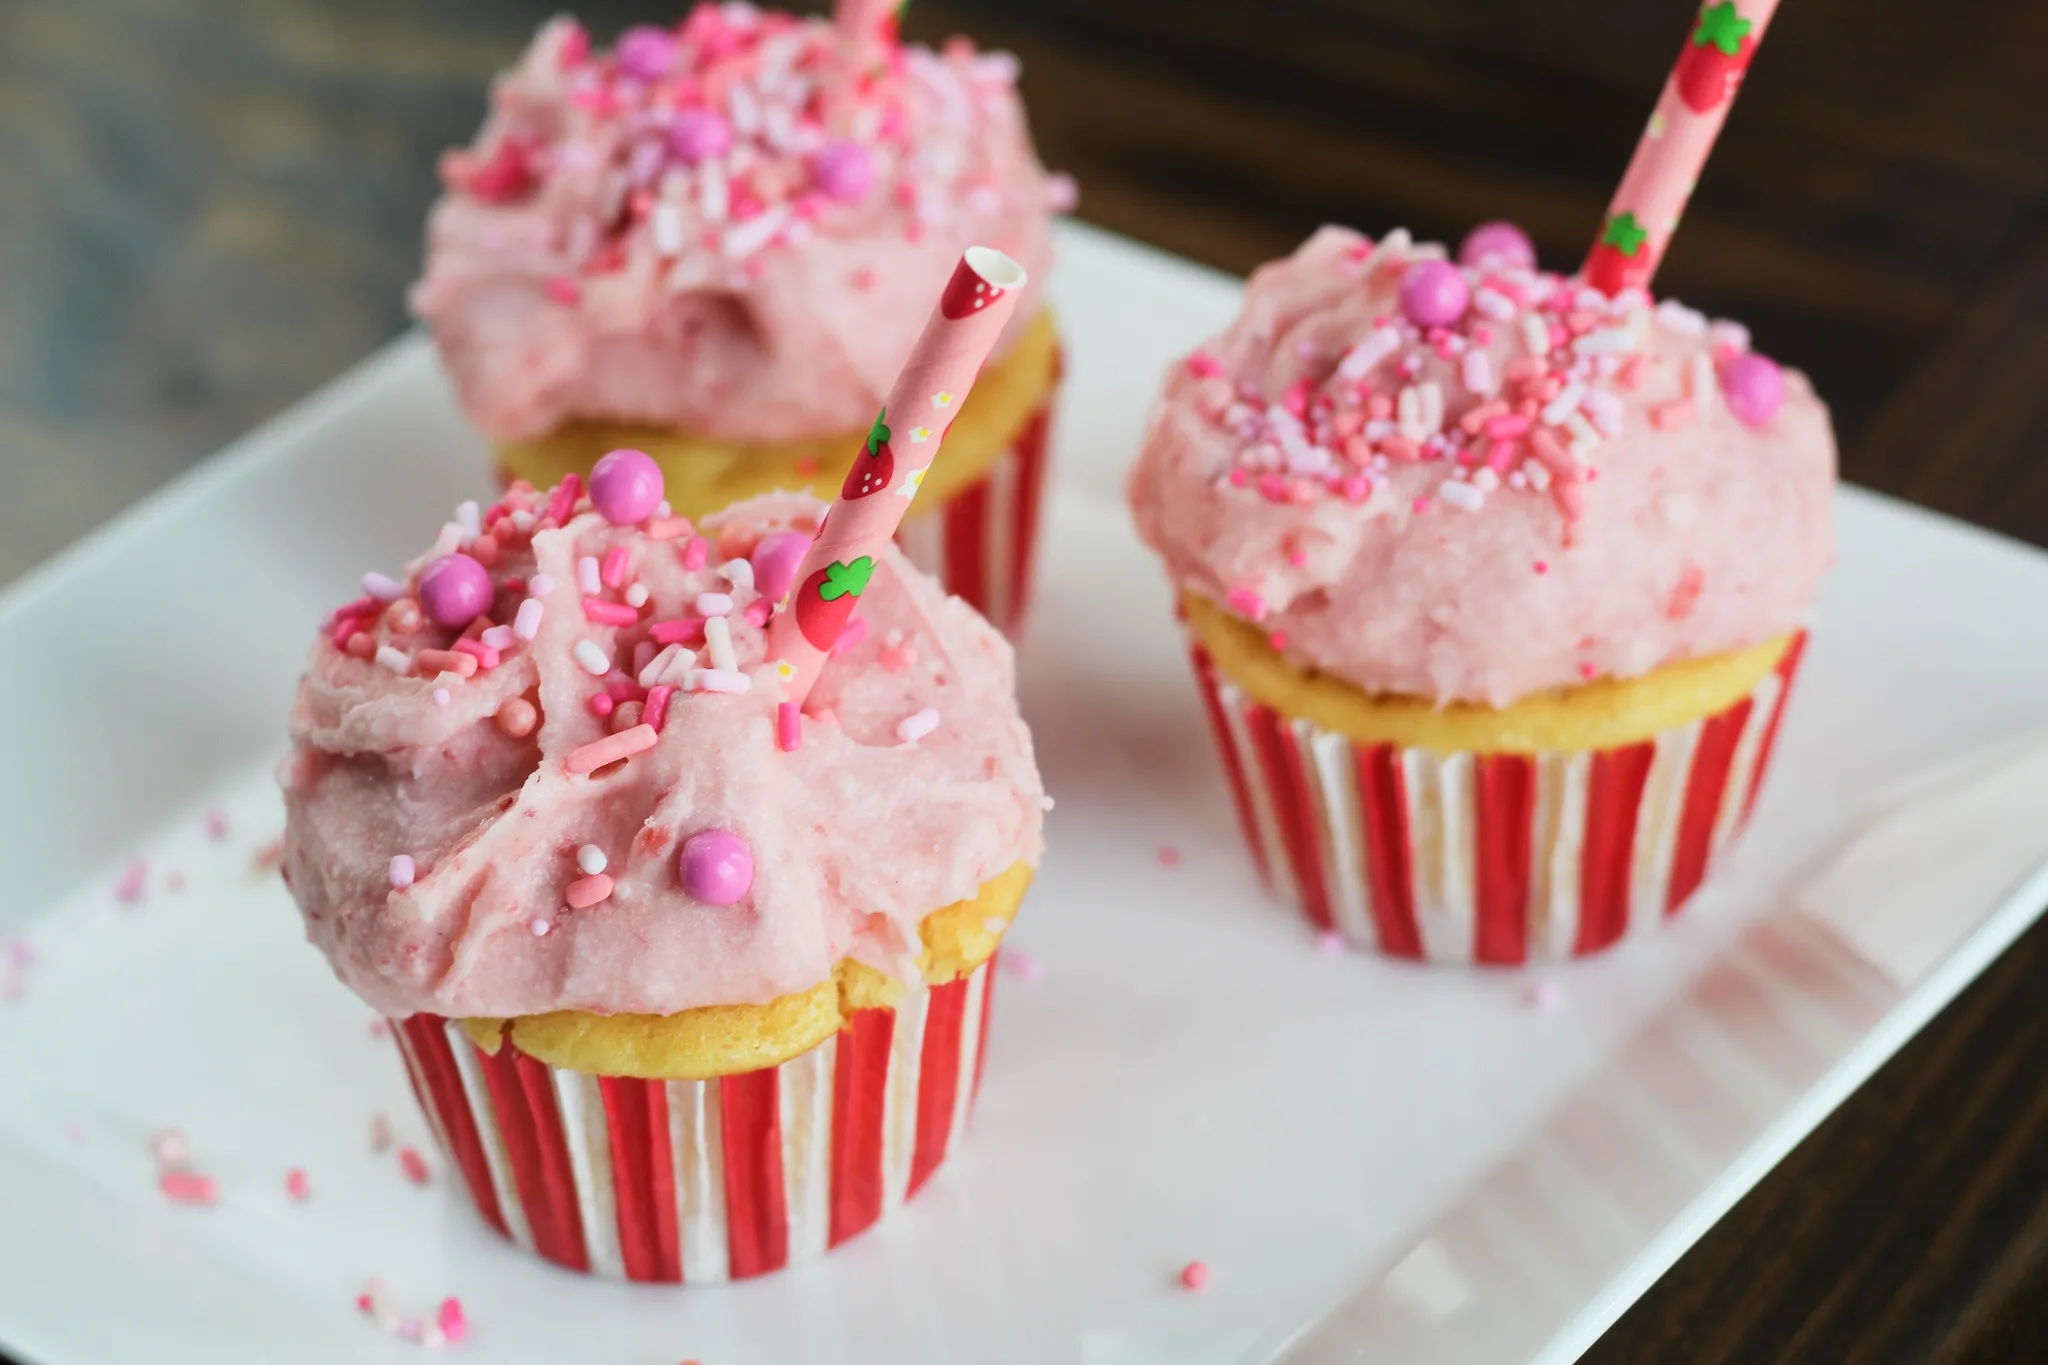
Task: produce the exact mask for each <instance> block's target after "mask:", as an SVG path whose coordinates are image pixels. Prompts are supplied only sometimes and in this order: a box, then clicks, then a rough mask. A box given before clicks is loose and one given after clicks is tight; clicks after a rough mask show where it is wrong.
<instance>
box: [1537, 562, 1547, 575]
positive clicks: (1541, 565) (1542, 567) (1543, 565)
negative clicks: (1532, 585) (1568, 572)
mask: <svg viewBox="0 0 2048 1365" xmlns="http://www.w3.org/2000/svg"><path fill="white" fill-rule="evenodd" d="M1536 572H1537V573H1549V572H1550V561H1549V560H1547V559H1539V560H1537V561H1536Z"/></svg>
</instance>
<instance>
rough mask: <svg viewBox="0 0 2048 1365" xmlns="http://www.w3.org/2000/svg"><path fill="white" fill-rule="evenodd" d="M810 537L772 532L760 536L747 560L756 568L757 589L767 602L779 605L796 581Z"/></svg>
mask: <svg viewBox="0 0 2048 1365" xmlns="http://www.w3.org/2000/svg"><path fill="white" fill-rule="evenodd" d="M810 548H811V538H810V537H809V536H807V535H805V534H804V533H803V532H801V531H770V532H769V533H768V534H767V535H765V536H762V537H761V543H760V544H758V545H756V546H755V547H754V553H752V554H751V555H748V556H747V560H748V562H749V563H751V564H752V565H753V566H754V589H755V591H757V592H759V593H760V594H761V597H762V599H763V600H764V601H768V602H780V601H781V600H782V595H783V594H784V593H786V592H788V591H789V589H790V585H791V584H792V583H795V582H796V571H797V569H798V568H800V567H801V566H802V564H803V562H804V551H805V550H808V549H810Z"/></svg>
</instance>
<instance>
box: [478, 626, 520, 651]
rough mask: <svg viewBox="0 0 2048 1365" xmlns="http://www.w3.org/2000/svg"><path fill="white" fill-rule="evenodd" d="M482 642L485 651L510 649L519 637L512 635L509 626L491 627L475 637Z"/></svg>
mask: <svg viewBox="0 0 2048 1365" xmlns="http://www.w3.org/2000/svg"><path fill="white" fill-rule="evenodd" d="M477 638H478V639H480V640H482V641H483V642H484V648H485V649H499V650H504V649H510V648H512V644H513V642H514V641H515V640H517V639H518V638H519V637H518V636H517V635H514V634H513V633H512V627H510V626H492V627H491V628H490V629H488V630H486V631H485V632H484V633H483V634H482V635H480V636H478V637H477Z"/></svg>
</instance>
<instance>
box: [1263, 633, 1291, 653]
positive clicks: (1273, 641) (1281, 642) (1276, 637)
mask: <svg viewBox="0 0 2048 1365" xmlns="http://www.w3.org/2000/svg"><path fill="white" fill-rule="evenodd" d="M1266 643H1267V644H1269V645H1271V646H1273V648H1274V649H1276V650H1284V649H1286V648H1287V632H1286V631H1284V630H1276V631H1273V632H1272V633H1270V634H1269V635H1267V636H1266Z"/></svg>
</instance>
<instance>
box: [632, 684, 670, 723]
mask: <svg viewBox="0 0 2048 1365" xmlns="http://www.w3.org/2000/svg"><path fill="white" fill-rule="evenodd" d="M675 694H676V690H675V688H673V687H671V686H669V685H668V684H667V683H663V684H662V685H660V686H659V687H650V688H648V689H647V701H646V704H645V705H644V706H643V707H642V708H641V711H640V723H641V724H642V725H645V726H647V727H648V728H650V729H652V730H653V731H654V733H656V734H660V733H661V727H662V723H663V722H664V721H666V720H667V719H668V702H669V698H670V697H673V696H674V695H675Z"/></svg>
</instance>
